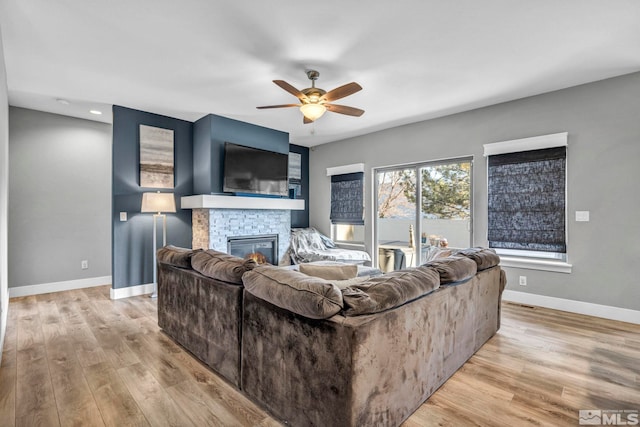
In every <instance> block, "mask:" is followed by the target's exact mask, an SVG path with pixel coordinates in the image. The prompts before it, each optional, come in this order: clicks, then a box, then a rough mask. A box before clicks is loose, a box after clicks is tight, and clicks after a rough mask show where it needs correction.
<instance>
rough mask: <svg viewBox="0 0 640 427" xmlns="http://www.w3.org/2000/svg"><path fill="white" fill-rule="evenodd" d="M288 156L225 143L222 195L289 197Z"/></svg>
mask: <svg viewBox="0 0 640 427" xmlns="http://www.w3.org/2000/svg"><path fill="white" fill-rule="evenodd" d="M288 172H289V156H288V155H287V154H282V153H275V152H273V151H267V150H260V149H258V148H252V147H245V146H243V145H237V144H232V143H230V142H225V144H224V181H223V185H222V191H224V192H225V193H229V192H230V193H237V194H261V195H267V196H281V197H288V195H289V186H288V183H287V174H288Z"/></svg>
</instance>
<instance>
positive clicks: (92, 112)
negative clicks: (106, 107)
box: [89, 110, 102, 116]
mask: <svg viewBox="0 0 640 427" xmlns="http://www.w3.org/2000/svg"><path fill="white" fill-rule="evenodd" d="M89 112H90V113H91V114H95V115H96V116H99V115H100V114H102V111H98V110H89Z"/></svg>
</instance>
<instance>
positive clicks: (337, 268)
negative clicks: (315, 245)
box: [300, 264, 358, 280]
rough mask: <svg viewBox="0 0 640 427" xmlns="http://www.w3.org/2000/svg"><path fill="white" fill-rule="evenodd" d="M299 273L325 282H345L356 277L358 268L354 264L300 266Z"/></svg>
mask: <svg viewBox="0 0 640 427" xmlns="http://www.w3.org/2000/svg"><path fill="white" fill-rule="evenodd" d="M300 273H304V274H306V275H308V276H314V277H319V278H321V279H326V280H347V279H353V278H354V277H356V276H357V275H358V266H357V265H355V264H336V265H315V264H300Z"/></svg>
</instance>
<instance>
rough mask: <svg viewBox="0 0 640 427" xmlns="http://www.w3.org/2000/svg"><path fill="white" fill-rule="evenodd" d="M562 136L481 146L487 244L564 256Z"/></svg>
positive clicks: (509, 251) (506, 249) (509, 250)
mask: <svg viewBox="0 0 640 427" xmlns="http://www.w3.org/2000/svg"><path fill="white" fill-rule="evenodd" d="M566 141H567V134H566V133H563V134H555V135H546V136H543V137H535V138H527V139H523V140H517V141H507V142H503V143H496V144H487V145H485V155H487V156H488V169H487V176H488V240H489V247H491V248H495V249H497V250H498V252H501V253H504V254H513V255H524V256H536V257H544V258H559V259H565V257H566V252H567V244H566V156H567V147H566Z"/></svg>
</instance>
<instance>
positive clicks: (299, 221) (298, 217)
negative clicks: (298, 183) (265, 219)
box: [289, 144, 309, 228]
mask: <svg viewBox="0 0 640 427" xmlns="http://www.w3.org/2000/svg"><path fill="white" fill-rule="evenodd" d="M289 151H291V152H292V153H298V154H301V155H302V189H301V193H302V194H301V195H300V196H301V197H302V198H303V199H304V210H303V211H291V227H292V228H298V227H308V226H309V149H308V148H307V147H301V146H299V145H293V144H291V145H289Z"/></svg>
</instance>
